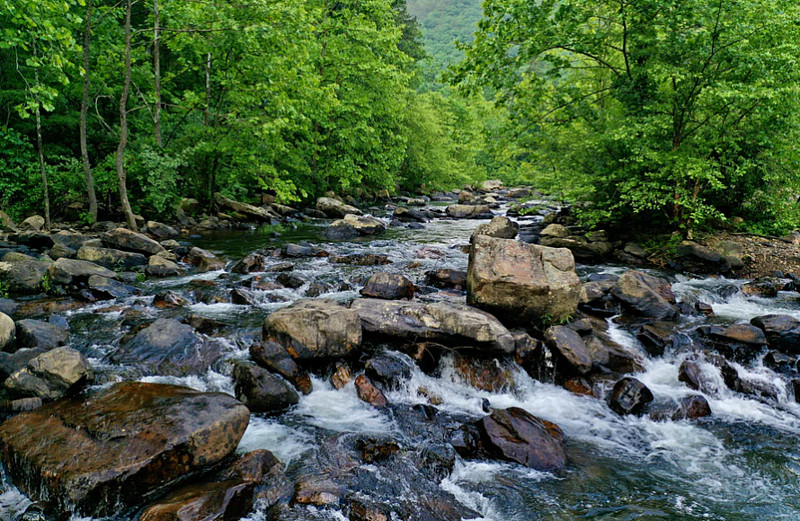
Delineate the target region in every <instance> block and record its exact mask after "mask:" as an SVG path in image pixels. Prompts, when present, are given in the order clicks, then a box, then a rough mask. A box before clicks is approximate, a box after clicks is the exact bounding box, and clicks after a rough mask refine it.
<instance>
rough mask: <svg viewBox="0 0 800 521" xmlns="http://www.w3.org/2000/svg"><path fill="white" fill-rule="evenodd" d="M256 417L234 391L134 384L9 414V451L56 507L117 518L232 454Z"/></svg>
mask: <svg viewBox="0 0 800 521" xmlns="http://www.w3.org/2000/svg"><path fill="white" fill-rule="evenodd" d="M249 418H250V414H249V412H248V410H247V408H246V407H245V406H244V405H242V404H241V403H239V402H238V401H236V400H235V399H234V398H233V397H231V396H228V395H226V394H222V393H200V392H197V391H194V390H192V389H188V388H185V387H178V386H173V385H164V384H149V383H139V382H125V383H120V384H115V385H113V386H112V387H110V388H108V389H105V390H103V391H101V392H99V393H98V394H96V395H94V396H91V397H89V398H85V397H74V398H66V399H62V400H59V401H57V402H54V403H52V404H48V405H44V406H42V407H40V408H38V409H36V410H34V411H31V412H28V413H23V414H20V415H18V416H15V417H13V418H11V419H10V420H8V421H6V422H5V423H3V424H2V425H0V458H2V462H3V464H4V465H5V468H6V470H7V471H8V473H9V475H10V476H11V479H12V480H13V482H14V484H15V485H17V486H18V487H19V488H20V489H21V490H22V491H23V492H25V493H26V494H27V495H28V496H29V497H31V498H32V499H33V500H36V501H42V502H43V503H45V504H46V505H47V506H48V508H49V509H50V510H52V511H53V512H54V513H57V514H62V513H64V512H75V513H78V514H80V515H90V516H94V517H103V516H113V515H118V514H120V513H121V511H125V510H126V509H130V508H135V507H137V506H139V505H142V504H145V503H147V502H148V501H150V500H152V499H153V498H154V497H156V496H158V495H160V494H162V493H163V492H164V491H165V490H168V489H169V488H170V487H172V486H174V485H175V484H176V483H177V482H178V481H179V480H180V479H181V478H183V477H185V476H187V475H190V474H192V473H195V472H198V471H200V470H202V469H204V468H207V467H209V466H211V465H213V464H215V463H217V462H219V461H221V460H222V459H223V458H225V457H227V456H228V455H230V454H231V453H233V451H234V450H235V449H236V446H237V445H238V444H239V440H240V439H241V437H242V435H243V434H244V431H245V428H246V427H247V424H248V421H249Z"/></svg>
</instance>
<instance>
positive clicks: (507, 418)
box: [477, 407, 567, 471]
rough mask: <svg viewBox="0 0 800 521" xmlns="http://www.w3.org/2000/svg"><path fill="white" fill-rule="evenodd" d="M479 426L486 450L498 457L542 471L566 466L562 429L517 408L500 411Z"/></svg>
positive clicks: (482, 421)
mask: <svg viewBox="0 0 800 521" xmlns="http://www.w3.org/2000/svg"><path fill="white" fill-rule="evenodd" d="M477 425H478V429H479V431H480V434H481V439H482V442H483V445H484V447H485V448H486V449H487V450H488V451H489V452H490V453H492V454H494V455H495V456H496V457H500V458H502V459H506V460H509V461H514V462H517V463H520V464H522V465H525V466H526V467H529V468H532V469H535V470H540V471H553V470H558V469H561V468H563V467H565V466H566V464H567V454H566V450H565V447H564V434H563V433H562V432H561V429H560V428H559V427H558V426H557V425H555V424H553V423H550V422H548V421H546V420H542V419H539V418H537V417H535V416H533V415H531V414H530V413H528V412H526V411H524V410H522V409H520V408H518V407H511V408H508V409H497V410H495V411H493V412H492V414H490V415H489V416H486V417H485V418H483V419H482V420H480V421H478V424H477Z"/></svg>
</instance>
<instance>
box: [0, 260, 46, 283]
mask: <svg viewBox="0 0 800 521" xmlns="http://www.w3.org/2000/svg"><path fill="white" fill-rule="evenodd" d="M10 256H11V254H10V253H9V254H6V255H5V256H3V261H2V262H0V283H2V285H3V287H5V288H7V289H8V290H10V291H15V292H20V293H34V292H37V291H39V290H40V287H41V284H42V279H43V278H44V276H45V274H46V273H47V269H48V268H49V267H50V263H49V262H44V261H39V260H36V259H34V258H33V257H28V256H27V255H25V256H23V257H22V258H9V257H10Z"/></svg>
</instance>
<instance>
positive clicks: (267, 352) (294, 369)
mask: <svg viewBox="0 0 800 521" xmlns="http://www.w3.org/2000/svg"><path fill="white" fill-rule="evenodd" d="M250 358H252V359H253V361H254V362H255V363H257V364H258V365H260V366H261V367H263V368H265V369H267V370H268V371H272V372H273V373H277V374H279V375H281V376H283V377H284V378H286V379H287V380H289V381H290V382H292V383H293V384H294V386H295V387H296V388H297V390H298V391H300V392H301V393H303V394H308V393H310V392H311V378H310V377H309V376H308V373H306V372H305V371H302V370H301V369H300V368H299V367H298V366H297V363H296V362H295V361H294V359H292V357H291V356H289V353H288V352H287V351H286V349H285V348H284V347H283V346H282V345H280V344H278V343H276V342H269V341H265V342H256V343H254V344H252V345H251V346H250Z"/></svg>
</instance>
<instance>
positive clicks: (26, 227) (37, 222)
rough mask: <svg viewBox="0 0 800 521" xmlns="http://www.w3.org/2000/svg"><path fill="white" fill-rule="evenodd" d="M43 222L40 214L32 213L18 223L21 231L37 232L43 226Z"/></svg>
mask: <svg viewBox="0 0 800 521" xmlns="http://www.w3.org/2000/svg"><path fill="white" fill-rule="evenodd" d="M44 224H45V221H44V217H42V216H41V215H32V216H31V217H28V218H27V219H25V220H24V221H22V222H21V223H19V229H20V230H22V231H29V232H38V231H40V230H41V229H42V228H44Z"/></svg>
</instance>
